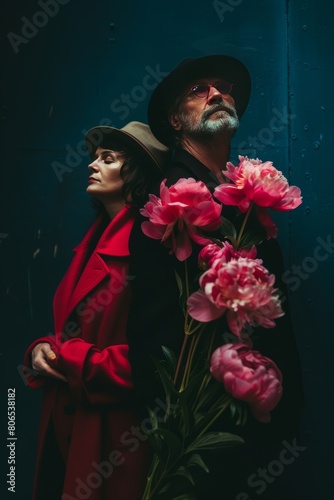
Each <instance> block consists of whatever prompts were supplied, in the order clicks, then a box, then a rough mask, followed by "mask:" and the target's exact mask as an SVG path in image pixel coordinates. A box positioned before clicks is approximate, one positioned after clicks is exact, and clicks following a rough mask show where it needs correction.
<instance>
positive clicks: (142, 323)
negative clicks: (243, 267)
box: [25, 122, 182, 500]
mask: <svg viewBox="0 0 334 500" xmlns="http://www.w3.org/2000/svg"><path fill="white" fill-rule="evenodd" d="M86 143H87V147H88V150H89V152H90V155H91V158H92V162H91V163H90V164H89V166H88V169H89V180H88V187H87V193H88V194H89V195H91V196H92V197H93V198H94V200H97V202H98V203H99V204H100V205H101V214H100V216H99V217H98V219H97V221H96V222H95V223H94V225H93V226H92V228H91V229H90V230H89V231H88V233H87V234H86V236H85V237H84V239H83V241H82V242H81V243H80V244H79V245H78V246H77V247H76V249H75V256H74V258H73V260H72V262H71V264H70V267H69V269H68V271H67V273H66V274H65V276H64V278H63V280H62V281H61V283H60V285H59V287H58V289H57V292H56V294H55V298H54V322H55V334H54V336H47V337H43V338H40V339H38V340H36V341H35V342H33V343H32V345H31V346H30V347H29V349H28V350H27V353H26V357H25V366H26V367H27V373H29V376H28V383H29V385H30V386H31V387H33V388H39V387H43V388H44V389H45V395H44V398H43V404H42V415H41V424H40V433H39V443H38V457H37V468H36V477H35V486H34V496H33V499H34V500H60V499H62V500H70V499H90V500H92V499H93V500H104V499H106V500H107V499H111V498H113V499H118V498H126V499H127V500H132V499H134V500H135V499H140V498H141V492H142V490H143V487H144V484H145V481H146V474H147V469H148V465H149V451H148V446H147V435H146V434H145V430H147V420H143V416H141V413H140V403H141V401H140V397H141V396H142V394H143V393H142V391H145V388H143V384H142V383H141V381H144V380H145V376H146V375H147V374H148V373H151V372H150V370H151V367H152V365H151V360H150V359H149V356H148V354H147V352H146V348H145V341H144V340H142V339H144V337H145V332H147V331H149V332H152V331H157V333H158V332H159V335H157V341H156V346H153V347H152V346H150V350H151V352H154V351H156V352H158V350H159V349H160V346H161V343H166V344H167V345H168V344H169V345H171V343H170V342H169V338H168V337H169V335H170V332H175V331H177V330H178V325H180V328H181V332H182V316H181V312H180V314H179V313H178V312H176V313H175V314H173V315H171V314H170V311H171V310H174V311H175V309H178V303H177V301H178V292H177V290H176V283H175V280H174V274H173V272H171V270H170V264H169V262H170V260H169V259H168V256H167V258H166V255H165V252H164V251H162V252H161V250H163V249H162V247H161V245H160V244H159V243H158V242H156V241H154V240H152V239H151V238H147V237H146V236H144V235H143V233H142V231H141V229H140V224H141V219H140V216H139V207H140V206H142V205H143V203H144V202H145V201H146V198H147V195H148V193H149V192H150V187H151V184H152V183H156V182H157V181H158V180H159V179H160V178H161V176H162V169H163V167H164V162H165V159H167V153H168V150H167V148H165V147H164V146H162V145H161V144H160V143H159V142H158V141H157V140H156V139H155V138H154V137H153V135H152V133H151V131H150V129H149V127H148V126H147V125H145V124H142V123H139V122H131V123H129V124H128V125H126V126H125V127H124V128H122V129H116V128H112V127H95V128H93V129H91V130H90V131H89V132H88V133H87V136H86ZM160 252H161V254H160ZM161 290H163V291H164V296H163V297H164V300H160V293H159V292H160V291H161ZM171 316H173V317H172V318H171ZM162 317H165V318H166V320H164V321H161V318H162ZM162 323H163V324H162ZM176 323H177V325H176ZM171 335H172V336H173V333H172V334H171ZM181 337H182V336H181V335H180V338H181ZM129 342H130V343H131V346H132V347H131V352H130V357H131V363H130V361H129ZM131 365H132V367H131ZM134 382H135V385H136V386H138V388H139V389H138V391H134ZM153 386H154V384H153ZM154 394H155V391H154V390H153V392H152V395H153V396H154ZM138 395H139V396H138ZM148 400H149V396H148V395H147V394H146V396H145V402H147V401H148ZM160 410H161V412H163V408H160V407H159V401H158V406H157V409H156V410H155V411H157V412H158V411H160Z"/></svg>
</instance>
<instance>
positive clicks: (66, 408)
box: [64, 404, 75, 415]
mask: <svg viewBox="0 0 334 500" xmlns="http://www.w3.org/2000/svg"><path fill="white" fill-rule="evenodd" d="M64 412H65V413H66V415H73V413H74V412H75V405H71V404H69V405H65V406H64Z"/></svg>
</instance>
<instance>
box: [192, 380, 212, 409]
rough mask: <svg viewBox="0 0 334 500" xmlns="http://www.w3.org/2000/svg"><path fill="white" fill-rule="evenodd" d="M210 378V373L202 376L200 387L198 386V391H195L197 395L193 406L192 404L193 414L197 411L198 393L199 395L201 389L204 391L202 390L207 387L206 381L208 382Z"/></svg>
mask: <svg viewBox="0 0 334 500" xmlns="http://www.w3.org/2000/svg"><path fill="white" fill-rule="evenodd" d="M211 378H212V376H211V375H209V374H207V375H205V376H204V377H203V380H202V383H201V386H200V388H199V391H198V393H197V395H196V398H195V401H194V403H193V406H192V411H193V413H194V414H195V413H196V412H197V410H198V406H197V401H198V399H199V397H200V395H201V393H202V391H204V390H205V389H206V388H207V386H208V383H209V382H210V380H211Z"/></svg>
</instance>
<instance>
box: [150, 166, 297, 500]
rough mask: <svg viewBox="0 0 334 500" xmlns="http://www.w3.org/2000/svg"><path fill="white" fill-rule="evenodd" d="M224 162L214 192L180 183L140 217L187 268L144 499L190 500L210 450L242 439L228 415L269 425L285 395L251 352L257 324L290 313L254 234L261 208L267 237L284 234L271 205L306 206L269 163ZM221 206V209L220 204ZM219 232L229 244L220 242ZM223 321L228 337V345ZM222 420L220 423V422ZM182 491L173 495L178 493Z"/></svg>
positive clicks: (160, 363) (266, 364)
mask: <svg viewBox="0 0 334 500" xmlns="http://www.w3.org/2000/svg"><path fill="white" fill-rule="evenodd" d="M239 160H240V163H239V165H237V166H234V165H233V164H232V163H230V162H229V163H227V169H226V171H223V174H224V175H225V176H226V177H227V178H228V179H230V181H231V182H229V183H226V184H221V185H220V186H218V187H216V189H215V191H214V193H213V195H212V194H211V193H210V191H209V190H208V188H207V187H206V186H205V184H204V183H203V182H200V181H195V180H194V179H191V178H189V179H180V180H179V181H178V182H177V183H176V184H174V185H173V186H171V187H170V188H168V187H166V185H165V181H163V182H162V183H161V188H160V198H158V197H157V196H154V195H150V199H149V201H148V202H147V203H146V205H145V207H144V209H142V211H141V212H142V214H143V215H144V216H145V217H147V218H148V219H149V220H148V221H145V222H143V224H142V230H143V232H144V233H145V234H146V235H147V236H149V237H151V238H155V239H159V240H161V242H162V243H163V244H164V245H166V246H167V247H168V248H169V249H170V254H174V255H175V257H176V258H177V259H178V261H180V262H183V263H184V264H183V265H184V272H183V273H182V277H181V273H176V278H177V282H178V285H179V289H180V297H181V305H182V306H183V309H184V318H185V319H184V341H183V346H182V349H181V352H180V354H179V356H178V358H177V357H176V356H175V354H174V353H173V352H172V351H170V350H169V349H167V348H163V351H164V354H165V359H164V360H155V362H156V366H157V372H158V374H159V376H160V377H161V381H162V383H163V386H164V390H165V395H166V414H165V417H164V420H163V422H161V421H158V419H157V417H156V415H155V414H154V412H152V411H150V417H151V425H152V430H151V432H150V433H149V441H150V443H151V446H152V448H153V451H154V454H153V458H152V464H151V470H150V473H149V476H148V479H147V484H146V489H145V492H144V495H143V499H144V500H148V499H154V498H158V497H159V498H164V497H165V498H171V496H170V495H171V492H173V495H174V496H173V498H176V497H177V498H180V499H181V498H188V497H183V496H182V493H183V491H184V488H185V486H186V485H187V484H188V485H189V484H191V485H194V484H195V481H196V469H197V468H200V469H202V470H204V471H206V472H209V469H208V467H207V465H206V463H205V460H204V459H203V452H205V453H207V452H209V451H210V450H221V449H225V448H227V447H229V446H235V445H238V444H240V443H242V442H243V440H242V439H241V438H240V437H239V436H238V435H236V434H231V433H227V432H223V430H221V429H220V427H219V426H218V429H219V430H217V422H218V419H219V418H222V417H224V415H225V416H226V415H227V416H228V418H230V419H232V420H233V422H235V423H236V424H237V425H243V424H245V422H246V420H247V416H248V413H249V412H251V414H252V415H253V416H254V417H255V418H256V419H258V420H259V421H261V422H263V423H268V422H270V412H271V411H272V410H273V409H274V408H275V406H276V405H277V404H278V402H279V400H280V398H281V396H282V375H281V372H280V370H279V368H278V367H277V366H276V364H275V363H274V362H273V361H272V360H271V359H269V358H267V357H265V356H263V355H262V354H261V353H259V352H258V351H254V350H253V349H252V341H251V339H250V334H251V332H252V328H255V327H257V326H258V325H261V326H262V327H264V328H272V327H274V326H275V319H276V318H279V317H280V316H282V315H283V314H284V312H283V310H282V308H281V302H280V299H279V295H278V293H276V292H277V289H276V288H275V276H274V275H273V274H270V272H269V271H268V270H267V269H266V268H265V267H264V266H263V262H262V260H260V259H258V258H257V248H256V246H255V245H257V244H259V243H260V241H261V238H259V237H258V235H256V234H254V232H247V230H246V229H247V222H248V221H249V216H250V213H251V211H252V210H254V212H255V214H256V217H257V219H258V221H259V223H260V224H261V225H262V226H263V227H264V228H265V231H266V237H267V238H268V239H269V238H271V237H276V236H277V227H276V225H275V224H274V222H273V220H272V219H271V217H270V215H269V213H268V209H269V208H270V209H273V210H277V211H288V210H292V209H294V208H296V207H298V206H299V205H300V204H301V193H300V189H299V188H298V187H295V186H291V187H290V186H289V185H288V182H287V180H286V178H285V177H284V176H283V174H282V173H281V172H280V171H278V170H277V169H276V168H275V167H274V166H273V165H272V163H271V162H265V163H262V162H261V161H260V160H258V159H256V160H253V159H248V158H247V157H242V156H240V157H239ZM216 200H218V201H219V202H220V203H218V202H217V201H216ZM224 205H233V206H235V207H237V209H238V211H239V213H240V214H241V215H242V214H244V215H243V219H242V224H241V225H240V229H239V231H237V230H236V228H235V226H234V225H233V223H232V222H231V221H229V220H227V219H225V218H224V217H223V216H222V210H223V206H224ZM217 231H219V234H220V235H221V237H223V239H221V237H220V238H216V237H215V238H213V237H212V235H213V232H215V233H214V234H216V233H217ZM192 242H193V243H195V244H196V246H197V248H198V246H200V247H202V249H201V250H200V251H199V255H198V271H199V272H200V271H202V274H201V275H200V276H199V279H197V280H196V282H195V286H196V290H194V288H193V287H194V283H193V281H192V280H191V279H190V276H189V266H188V261H189V257H190V256H191V255H192V252H193V250H194V249H193V243H192ZM222 320H223V321H225V322H226V324H227V326H228V328H229V330H230V332H229V339H230V340H231V339H233V341H232V342H231V341H230V342H229V343H225V342H224V337H223V335H222V334H223V332H222V331H221V329H222V328H223V326H222V325H223V323H222ZM215 423H216V426H215V425H214V424H215ZM175 492H176V493H175Z"/></svg>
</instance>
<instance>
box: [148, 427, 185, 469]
mask: <svg viewBox="0 0 334 500" xmlns="http://www.w3.org/2000/svg"><path fill="white" fill-rule="evenodd" d="M154 435H155V436H159V438H160V439H161V443H162V448H163V449H162V455H163V456H164V457H165V459H166V461H165V465H166V466H167V465H168V463H169V461H170V460H174V459H175V458H176V457H178V456H179V455H180V453H181V451H182V441H181V439H180V438H179V437H178V436H177V435H176V434H174V432H172V431H170V430H168V429H162V428H159V429H156V430H155V431H154Z"/></svg>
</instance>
